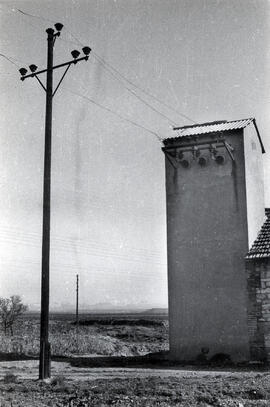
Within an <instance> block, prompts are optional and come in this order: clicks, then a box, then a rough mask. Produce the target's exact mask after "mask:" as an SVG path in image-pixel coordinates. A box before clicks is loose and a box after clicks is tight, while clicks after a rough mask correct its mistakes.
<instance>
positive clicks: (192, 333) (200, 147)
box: [163, 118, 265, 361]
mask: <svg viewBox="0 0 270 407" xmlns="http://www.w3.org/2000/svg"><path fill="white" fill-rule="evenodd" d="M163 144H164V147H163V151H164V153H165V157H166V158H165V160H166V198H167V246H168V290H169V326H170V355H171V357H172V358H173V359H174V360H181V361H184V360H186V361H188V360H195V359H196V358H200V356H202V355H207V358H211V357H213V356H214V355H217V354H220V353H222V354H226V355H229V356H230V357H231V359H232V360H234V361H243V360H248V359H249V358H250V349H249V346H250V345H249V329H248V312H247V309H248V292H247V275H246V266H245V256H246V254H247V252H248V251H249V248H250V247H251V246H252V243H253V242H254V240H255V239H256V237H257V235H258V232H259V230H260V228H261V226H262V224H263V222H264V220H265V210H264V186H263V167H262V153H264V147H263V144H262V141H261V138H260V134H259V131H258V128H257V125H256V122H255V119H252V118H251V119H245V120H236V121H220V122H211V123H204V124H198V125H192V126H185V127H176V128H174V134H173V135H172V136H171V137H168V138H166V139H164V140H163Z"/></svg>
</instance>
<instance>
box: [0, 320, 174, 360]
mask: <svg viewBox="0 0 270 407" xmlns="http://www.w3.org/2000/svg"><path fill="white" fill-rule="evenodd" d="M72 322H73V320H72V319H70V318H68V317H66V319H63V317H61V316H60V317H59V319H57V318H54V319H53V320H51V321H50V342H51V349H52V355H54V356H72V355H106V356H134V355H144V354H147V353H150V352H159V351H161V350H166V349H168V323H167V321H160V322H159V323H157V324H156V323H154V324H153V326H151V324H149V326H143V325H134V324H132V325H129V323H128V319H127V321H126V325H123V324H121V325H118V324H117V323H114V324H113V325H110V324H105V325H103V324H91V325H83V326H79V327H78V329H77V328H76V326H75V325H74V324H72ZM0 353H9V354H11V353H12V354H17V355H29V356H38V354H39V318H38V316H34V317H33V316H31V317H29V316H28V317H27V316H25V317H24V318H23V319H22V320H21V321H20V322H19V323H18V324H17V326H16V327H15V335H14V336H13V337H12V336H4V334H3V333H1V334H0Z"/></svg>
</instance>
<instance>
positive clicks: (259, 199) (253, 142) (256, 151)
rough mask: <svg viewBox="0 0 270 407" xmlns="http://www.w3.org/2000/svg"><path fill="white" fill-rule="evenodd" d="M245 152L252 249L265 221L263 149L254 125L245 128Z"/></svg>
mask: <svg viewBox="0 0 270 407" xmlns="http://www.w3.org/2000/svg"><path fill="white" fill-rule="evenodd" d="M244 152H245V172H246V191H247V218H248V240H249V248H250V247H251V246H252V244H253V242H254V240H255V239H256V237H257V235H258V233H259V231H260V229H261V226H262V225H263V223H264V220H265V209H264V208H265V205H264V174H263V162H262V149H261V145H260V142H259V139H258V136H257V133H256V130H255V128H254V126H253V125H249V126H247V127H246V128H245V137H244Z"/></svg>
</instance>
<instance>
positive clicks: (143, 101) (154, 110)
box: [93, 53, 176, 125]
mask: <svg viewBox="0 0 270 407" xmlns="http://www.w3.org/2000/svg"><path fill="white" fill-rule="evenodd" d="M93 54H94V53H93ZM96 59H97V57H96ZM97 60H98V59H97ZM99 62H100V63H101V64H102V65H103V67H104V68H105V69H106V70H107V71H108V72H109V73H110V74H111V75H112V76H113V77H114V78H116V79H117V80H118V81H120V83H122V84H123V81H121V79H119V78H118V77H117V76H116V75H114V74H113V73H112V72H111V71H110V70H109V69H108V68H107V66H106V65H105V64H104V63H103V62H101V61H100V60H99ZM123 86H124V88H125V89H126V90H127V91H128V92H129V93H131V94H132V95H133V96H135V97H136V98H137V99H138V100H139V101H141V102H142V103H143V104H144V105H145V106H147V107H149V108H150V109H151V110H153V112H155V113H157V114H159V115H160V116H161V117H163V118H164V119H166V120H168V121H169V122H170V123H172V124H174V125H176V122H174V121H173V120H172V119H170V118H169V117H168V116H166V115H165V114H163V113H162V112H160V111H159V110H158V109H156V108H155V107H153V106H152V105H150V104H149V103H148V102H146V101H145V100H144V99H142V98H141V97H140V96H139V95H137V93H136V92H134V91H133V90H132V89H130V88H128V87H127V86H125V85H123Z"/></svg>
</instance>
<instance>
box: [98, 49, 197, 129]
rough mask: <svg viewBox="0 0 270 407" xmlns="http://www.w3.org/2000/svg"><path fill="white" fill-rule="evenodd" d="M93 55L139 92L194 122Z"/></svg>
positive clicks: (102, 59)
mask: <svg viewBox="0 0 270 407" xmlns="http://www.w3.org/2000/svg"><path fill="white" fill-rule="evenodd" d="M92 53H93V55H94V57H95V58H96V59H97V60H98V61H99V62H100V63H102V64H103V66H107V67H109V68H110V69H111V70H113V71H114V72H115V73H117V75H119V76H120V77H121V78H122V79H124V80H125V81H126V82H127V83H129V84H130V85H132V86H134V87H135V88H136V89H138V90H140V91H141V92H143V93H144V94H145V95H147V96H149V97H151V98H152V99H154V100H156V101H157V102H159V103H160V104H162V105H164V106H165V107H167V108H168V109H171V110H172V111H174V112H175V113H177V114H179V115H180V116H182V117H184V118H185V119H187V120H189V121H191V122H193V123H196V122H195V121H194V120H193V119H191V118H190V117H189V116H187V115H185V114H184V113H180V112H179V111H178V110H176V109H174V108H173V107H172V106H170V105H169V104H167V103H165V102H164V101H162V100H161V99H159V98H157V97H156V96H154V95H153V94H152V93H150V92H148V91H146V90H145V89H143V88H142V87H140V86H138V85H136V84H135V83H134V82H132V81H131V80H129V79H128V78H127V77H126V76H124V75H123V74H122V73H121V72H119V71H118V70H117V69H116V68H115V67H113V66H112V65H111V64H110V63H108V62H107V61H105V59H104V58H101V57H100V56H99V55H98V54H97V53H96V52H94V51H92Z"/></svg>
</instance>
